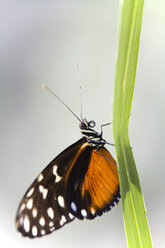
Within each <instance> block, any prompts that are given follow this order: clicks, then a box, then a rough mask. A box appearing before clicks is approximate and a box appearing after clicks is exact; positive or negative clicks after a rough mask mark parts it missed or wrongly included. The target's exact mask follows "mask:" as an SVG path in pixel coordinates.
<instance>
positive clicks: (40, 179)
mask: <svg viewBox="0 0 165 248" xmlns="http://www.w3.org/2000/svg"><path fill="white" fill-rule="evenodd" d="M43 178H44V176H43V175H42V173H41V174H40V175H39V176H38V178H37V182H38V183H39V182H41V181H42V179H43Z"/></svg>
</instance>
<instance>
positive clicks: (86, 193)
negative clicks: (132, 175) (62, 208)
mask: <svg viewBox="0 0 165 248" xmlns="http://www.w3.org/2000/svg"><path fill="white" fill-rule="evenodd" d="M66 189H67V196H66V199H67V202H68V205H69V206H70V212H71V213H72V214H73V215H74V216H75V217H77V218H79V219H83V218H84V217H85V218H87V219H93V218H95V217H96V216H98V215H101V214H102V213H103V212H106V211H109V210H110V209H111V208H112V207H113V206H115V205H116V203H117V202H118V201H119V199H120V192H119V179H118V172H117V168H116V162H115V160H114V159H113V157H112V156H111V154H110V153H109V152H108V151H107V149H106V148H105V147H101V148H100V149H99V150H98V151H96V149H95V148H93V147H91V146H86V148H85V149H84V151H83V152H82V153H81V155H80V156H79V158H78V159H77V161H76V163H75V164H74V167H73V168H72V171H71V172H70V175H69V178H68V184H67V187H66Z"/></svg>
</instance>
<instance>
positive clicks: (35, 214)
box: [32, 208, 37, 218]
mask: <svg viewBox="0 0 165 248" xmlns="http://www.w3.org/2000/svg"><path fill="white" fill-rule="evenodd" d="M32 215H33V217H34V218H36V217H37V209H36V208H33V210H32Z"/></svg>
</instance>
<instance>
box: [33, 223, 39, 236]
mask: <svg viewBox="0 0 165 248" xmlns="http://www.w3.org/2000/svg"><path fill="white" fill-rule="evenodd" d="M37 233H38V230H37V227H36V226H33V227H32V235H33V236H34V237H35V236H37Z"/></svg>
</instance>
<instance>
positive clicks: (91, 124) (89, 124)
mask: <svg viewBox="0 0 165 248" xmlns="http://www.w3.org/2000/svg"><path fill="white" fill-rule="evenodd" d="M95 126H96V123H95V121H93V120H91V121H89V122H88V121H87V120H86V119H83V120H81V122H80V124H79V128H80V129H81V130H90V129H93V128H94V127H95Z"/></svg>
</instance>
